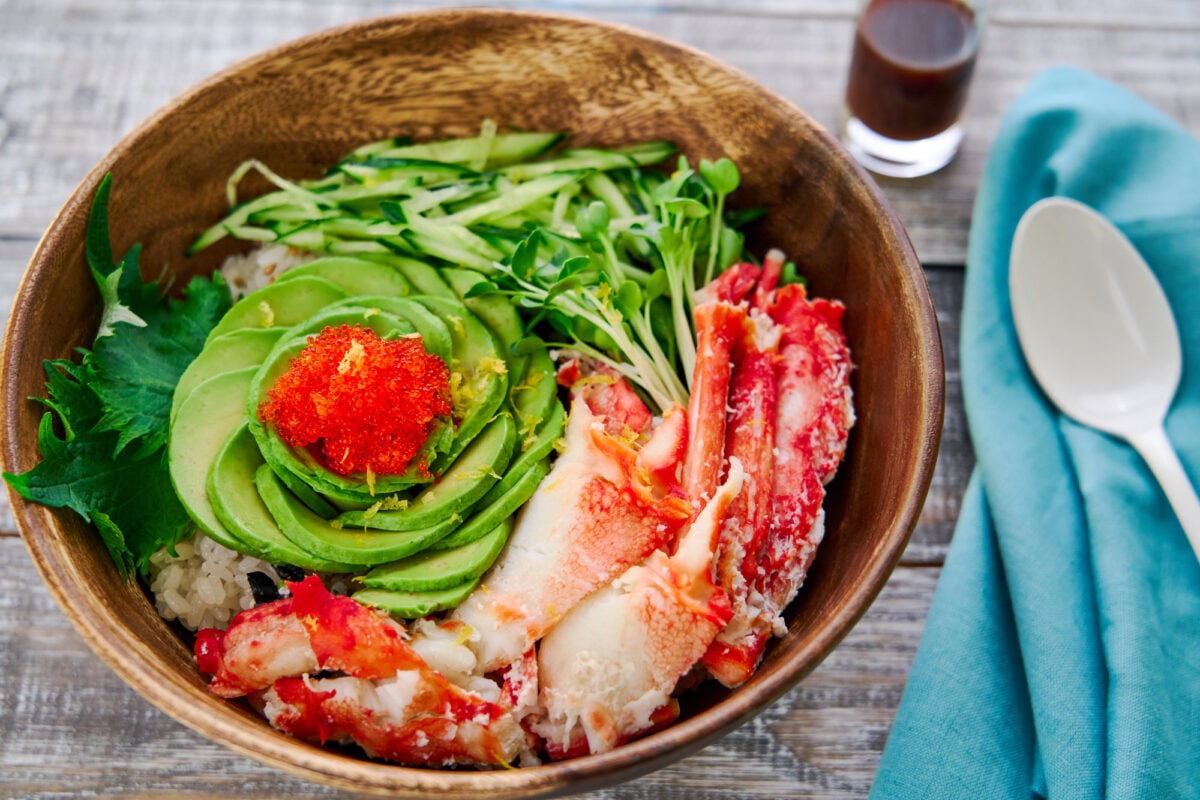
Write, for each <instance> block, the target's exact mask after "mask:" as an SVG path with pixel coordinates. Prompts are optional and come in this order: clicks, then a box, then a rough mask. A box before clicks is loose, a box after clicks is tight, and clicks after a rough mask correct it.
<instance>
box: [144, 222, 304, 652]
mask: <svg viewBox="0 0 1200 800" xmlns="http://www.w3.org/2000/svg"><path fill="white" fill-rule="evenodd" d="M313 258H315V256H314V255H313V254H311V253H305V252H301V251H298V250H294V249H292V248H289V247H286V246H284V245H272V246H269V247H259V248H256V249H254V250H251V251H250V252H248V253H245V254H240V255H233V256H230V257H229V258H228V259H226V260H225V262H224V263H223V264H222V265H221V269H220V272H221V275H222V277H223V278H224V279H225V282H226V283H227V284H228V285H229V288H230V291H231V292H232V293H233V298H234V300H237V299H238V298H239V297H242V296H243V295H246V294H248V293H249V292H252V291H254V290H255V289H258V288H261V287H263V286H265V285H267V284H268V283H271V282H272V281H274V280H275V279H276V278H277V277H279V275H281V274H282V273H283V272H285V271H286V270H288V269H291V268H292V267H295V266H298V265H300V264H303V263H305V262H307V261H311V260H313ZM251 572H262V573H264V574H265V575H266V576H267V577H269V578H270V579H271V580H272V581H274V582H275V583H276V584H277V585H278V584H280V583H281V580H280V578H279V575H278V573H276V571H275V568H274V567H272V566H271V565H270V564H269V563H267V562H266V561H263V560H261V559H258V558H253V557H251V556H244V555H242V554H241V553H238V552H236V551H234V550H230V549H229V548H227V547H225V546H223V545H221V544H218V543H217V542H215V541H213V540H212V539H209V538H208V537H207V536H205V535H204V534H203V533H201V532H199V531H197V532H196V534H195V535H193V536H192V538H191V539H187V540H184V541H182V542H179V543H178V544H177V545H176V546H175V548H174V552H173V553H172V552H171V551H170V550H168V549H165V548H164V549H162V550H159V551H158V552H157V553H155V554H154V555H153V556H151V557H150V592H151V594H153V595H154V604H155V608H156V609H157V611H158V613H159V615H160V616H161V617H162V618H163V619H165V620H167V621H168V622H175V621H177V622H178V623H179V624H180V625H182V626H183V627H185V628H187V629H188V630H192V631H196V630H199V629H200V628H211V627H217V628H224V627H225V626H226V625H228V624H229V620H230V619H232V618H233V615H234V614H236V613H237V612H239V611H241V610H243V609H247V608H251V607H253V606H254V605H255V599H254V593H253V591H252V590H251V588H250V579H249V577H247V576H248V575H249V574H250V573H251Z"/></svg>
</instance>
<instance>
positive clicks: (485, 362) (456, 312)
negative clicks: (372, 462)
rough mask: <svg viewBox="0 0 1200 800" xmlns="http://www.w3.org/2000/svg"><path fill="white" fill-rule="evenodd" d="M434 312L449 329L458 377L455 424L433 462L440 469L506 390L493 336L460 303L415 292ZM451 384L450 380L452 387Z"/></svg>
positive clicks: (468, 439) (482, 423)
mask: <svg viewBox="0 0 1200 800" xmlns="http://www.w3.org/2000/svg"><path fill="white" fill-rule="evenodd" d="M413 299H414V300H416V301H417V302H419V303H421V304H422V305H423V306H425V307H426V308H428V309H429V310H430V311H432V312H433V313H435V314H437V315H438V316H439V317H441V318H442V320H443V321H444V322H445V323H446V325H447V327H449V329H450V338H451V343H452V356H451V362H450V370H451V373H452V375H453V374H454V373H458V374H459V375H461V376H462V378H461V380H459V381H458V382H457V387H456V390H455V397H454V411H455V417H456V418H457V419H458V424H457V425H456V426H455V430H454V441H453V442H452V443H451V445H450V449H449V451H448V452H447V453H445V454H444V455H442V456H441V457H440V458H439V459H438V461H437V462H435V464H434V472H442V471H444V470H445V469H446V468H447V467H448V466H449V465H450V464H451V463H452V462H453V461H454V459H455V458H457V457H458V454H459V453H461V452H462V451H463V450H464V449H466V447H467V445H469V444H470V443H471V440H472V439H474V438H475V436H476V435H477V434H478V433H479V432H480V431H481V430H483V427H484V426H485V425H486V424H487V423H488V420H490V419H491V418H492V416H493V415H494V414H495V413H496V411H498V410H499V408H500V406H501V405H502V404H503V403H504V398H505V396H506V395H507V393H508V365H507V363H506V362H505V361H504V360H503V359H502V358H501V357H500V351H499V345H498V344H497V342H496V337H495V336H494V335H493V334H492V332H491V331H490V330H488V327H487V326H486V325H484V324H483V323H482V322H480V321H479V318H478V317H476V316H475V315H474V314H472V313H471V311H470V309H468V308H467V307H466V306H465V305H463V304H462V302H460V301H458V300H448V299H445V298H441V297H429V296H424V295H418V296H416V297H414V298H413ZM453 385H454V384H453V383H452V386H453Z"/></svg>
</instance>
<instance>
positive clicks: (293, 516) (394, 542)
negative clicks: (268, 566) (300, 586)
mask: <svg viewBox="0 0 1200 800" xmlns="http://www.w3.org/2000/svg"><path fill="white" fill-rule="evenodd" d="M254 485H255V486H256V487H257V488H258V494H259V496H260V497H261V498H262V501H263V503H264V504H266V506H267V509H268V510H269V511H270V512H271V516H272V517H274V518H275V523H276V524H277V525H278V526H279V529H280V530H281V531H283V534H284V536H286V537H287V538H289V539H291V540H292V542H293V543H294V544H295V545H296V546H297V547H299V548H300V549H301V550H304V551H305V552H307V553H310V554H311V555H313V556H315V557H317V558H323V559H330V560H333V561H340V562H343V563H347V564H358V565H361V566H364V567H371V566H375V565H376V564H384V563H387V562H388V561H395V560H397V559H400V558H404V557H406V556H410V555H412V554H413V553H417V552H420V551H421V550H424V549H425V548H427V547H429V545H431V544H433V543H434V542H436V541H437V540H438V539H441V538H443V537H445V536H446V534H448V533H449V532H450V531H451V530H453V529H454V528H455V527H456V526H457V525H458V522H459V521H458V520H457V519H455V518H453V517H451V518H449V519H446V520H443V521H442V522H439V523H438V524H437V525H431V526H429V527H427V528H421V529H419V530H415V531H399V532H384V531H363V530H357V531H356V530H352V529H342V528H339V527H336V526H335V525H334V524H333V523H331V522H330V521H329V520H326V519H322V518H321V517H319V516H317V515H316V514H314V513H313V512H312V511H310V510H309V509H308V508H307V507H305V505H304V504H303V503H301V502H300V501H299V500H297V499H296V496H295V495H293V494H292V493H291V492H289V491H288V490H287V488H286V487H285V486H284V485H283V483H282V482H281V481H280V480H279V478H278V477H277V476H276V475H275V473H274V472H272V471H271V465H270V464H266V463H264V464H263V465H262V466H260V467H259V468H258V469H257V470H256V471H255V473H254Z"/></svg>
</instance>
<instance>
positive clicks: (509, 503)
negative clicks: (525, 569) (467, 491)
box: [429, 458, 550, 550]
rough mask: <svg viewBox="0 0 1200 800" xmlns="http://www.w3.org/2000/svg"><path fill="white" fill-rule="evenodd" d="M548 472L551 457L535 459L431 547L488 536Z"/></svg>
mask: <svg viewBox="0 0 1200 800" xmlns="http://www.w3.org/2000/svg"><path fill="white" fill-rule="evenodd" d="M549 473H550V460H549V459H546V458H543V459H542V460H541V461H537V462H535V463H534V464H533V465H532V466H531V467H529V469H527V470H526V471H524V472H522V473H519V474H517V477H516V480H515V481H514V482H513V483H512V485H511V486H509V488H508V491H506V492H504V494H502V495H499V496H497V497H496V498H495V499H494V500H491V501H489V502H487V503H486V504H484V503H482V502H481V503H480V504H479V506H478V508H479V510H478V511H477V512H475V515H474V516H472V517H471V518H470V519H468V520H467V521H466V522H464V523H463V524H462V525H460V526H459V527H458V530H456V531H454V533H452V534H450V535H449V536H447V537H446V538H445V539H439V540H438V541H437V542H435V543H434V544H433V545H431V546H430V548H429V549H430V550H448V549H451V548H454V547H461V546H462V545H464V544H469V543H470V542H473V541H475V540H476V539H478V538H479V537H481V536H486V535H487V533H488V531H490V530H491V529H492V528H494V527H495V526H496V525H498V524H499V523H500V522H501V521H502V520H505V519H508V518H509V517H511V516H512V515H513V514H515V513H516V512H517V509H519V508H520V507H521V506H523V505H524V504H525V501H526V500H528V499H529V498H531V497H533V493H534V492H536V491H537V487H538V484H540V483H541V482H542V478H545V477H546V476H547V475H548V474H549ZM509 474H510V475H512V474H514V473H513V472H512V471H511V470H510V471H509ZM489 494H490V492H489ZM485 499H486V498H485Z"/></svg>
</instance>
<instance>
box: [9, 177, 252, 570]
mask: <svg viewBox="0 0 1200 800" xmlns="http://www.w3.org/2000/svg"><path fill="white" fill-rule="evenodd" d="M110 186H111V176H105V178H104V180H103V181H102V182H101V184H100V187H99V189H98V190H97V192H96V197H95V200H94V201H93V204H92V212H91V215H90V216H89V219H88V229H87V237H86V242H87V244H86V252H87V259H88V264H89V267H90V268H91V270H92V274H93V276H94V277H95V279H96V283H97V286H98V287H99V289H100V294H101V298H102V299H103V301H104V311H103V313H102V315H101V320H102V321H101V325H100V329H99V331H98V332H97V338H96V340H95V342H94V344H93V346H92V349H91V350H83V351H81V352H82V358H81V360H80V362H79V363H74V362H71V361H66V360H51V361H47V362H46V365H45V366H46V393H47V396H46V397H45V398H44V399H38V398H35V399H38V401H39V402H41V403H42V404H43V405H45V406H46V407H47V408H48V409H49V410H48V411H47V412H46V414H44V415H43V416H42V419H41V422H40V424H39V426H38V448H39V450H40V451H41V455H42V461H41V462H40V463H39V464H38V465H37V466H35V467H34V468H33V469H31V470H29V471H28V472H25V473H22V474H19V475H13V474H8V473H5V475H4V478H5V480H7V481H8V483H9V485H10V486H12V487H13V488H14V489H15V490H16V491H17V492H19V493H20V494H21V496H23V497H25V498H26V499H28V500H32V501H35V502H38V503H42V504H44V505H48V506H54V507H65V508H70V509H72V510H73V511H75V512H76V513H78V514H79V515H80V516H82V517H83V518H84V519H86V520H88V521H89V522H92V523H93V524H94V525H95V526H96V528H97V530H98V531H99V533H100V536H101V538H102V539H103V541H104V544H105V546H106V547H107V548H108V550H109V552H110V553H111V554H112V557H113V560H114V561H115V562H116V564H117V567H118V569H119V570H120V571H121V573H122V574H123V575H128V574H130V573H131V572H132V571H133V570H134V569H137V570H142V571H144V570H145V569H146V566H147V564H148V561H149V558H150V555H151V554H152V553H154V552H155V551H156V550H158V549H159V548H161V547H163V546H173V545H174V544H175V543H176V542H178V541H179V540H180V539H181V538H182V537H183V536H185V535H186V534H187V532H188V531H189V529H190V528H191V525H192V523H191V520H190V518H189V517H188V515H187V512H186V511H185V510H184V509H183V506H182V505H180V503H179V500H178V499H177V498H176V496H175V492H174V489H173V488H172V485H171V480H170V474H169V472H168V470H167V466H166V463H165V445H166V441H167V431H168V428H169V417H170V410H171V398H172V394H173V392H174V389H175V384H176V383H177V382H178V380H179V376H180V375H181V374H182V373H183V370H184V369H185V368H186V367H187V366H188V364H190V363H191V361H192V359H193V358H195V356H196V354H197V353H199V352H200V348H201V347H202V345H203V343H204V339H205V338H206V337H207V335H208V332H209V331H210V330H211V329H212V327H213V326H214V325H215V324H216V322H217V320H219V319H220V317H221V315H223V314H224V313H225V311H226V310H228V308H229V306H230V295H229V290H228V288H227V287H226V286H225V285H224V283H223V282H222V281H221V280H220V278H219V277H218V278H215V279H213V280H208V279H203V278H195V279H193V280H192V281H191V282H190V283H189V284H188V286H187V288H186V290H185V292H184V296H183V298H182V299H179V300H169V301H168V300H164V298H163V297H162V295H161V294H160V293H159V289H158V287H157V286H156V285H155V284H145V283H143V282H142V280H141V276H140V272H139V269H138V257H139V254H140V252H139V248H138V247H137V246H136V245H135V246H134V247H133V248H131V249H130V251H129V253H127V254H126V255H125V257H124V258H122V259H121V260H120V261H119V262H117V261H115V260H114V258H113V254H112V250H111V245H110V243H109V233H108V195H109V189H110ZM59 429H61V434H60V432H59ZM131 445H133V446H131Z"/></svg>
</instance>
